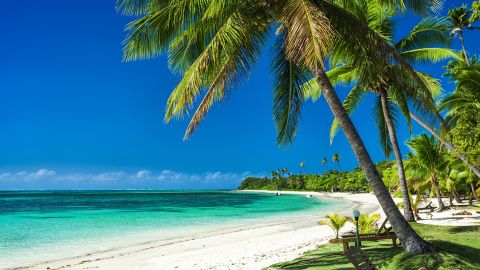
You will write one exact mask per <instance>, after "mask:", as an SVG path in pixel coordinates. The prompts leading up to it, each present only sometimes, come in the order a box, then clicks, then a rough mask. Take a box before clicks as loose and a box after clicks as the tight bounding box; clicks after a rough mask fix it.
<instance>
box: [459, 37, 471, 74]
mask: <svg viewBox="0 0 480 270" xmlns="http://www.w3.org/2000/svg"><path fill="white" fill-rule="evenodd" d="M458 38H459V39H460V43H462V51H463V56H465V62H466V63H467V66H470V60H469V59H468V54H467V50H466V49H465V40H464V39H463V30H460V31H459V32H458Z"/></svg>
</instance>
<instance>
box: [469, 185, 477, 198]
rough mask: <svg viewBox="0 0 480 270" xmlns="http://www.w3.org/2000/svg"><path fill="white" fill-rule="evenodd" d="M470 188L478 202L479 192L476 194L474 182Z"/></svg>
mask: <svg viewBox="0 0 480 270" xmlns="http://www.w3.org/2000/svg"><path fill="white" fill-rule="evenodd" d="M470 188H471V189H472V194H473V197H474V198H475V200H477V201H478V196H477V192H476V190H475V185H474V184H473V182H470Z"/></svg>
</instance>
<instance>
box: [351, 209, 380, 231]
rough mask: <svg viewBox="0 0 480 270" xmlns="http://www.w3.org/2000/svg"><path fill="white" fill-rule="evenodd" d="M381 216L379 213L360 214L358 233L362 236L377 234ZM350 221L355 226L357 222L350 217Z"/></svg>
mask: <svg viewBox="0 0 480 270" xmlns="http://www.w3.org/2000/svg"><path fill="white" fill-rule="evenodd" d="M380 218H381V216H380V214H379V213H373V214H370V215H367V214H360V216H359V217H358V231H359V233H360V234H368V233H376V232H377V231H378V221H379V220H380ZM348 221H349V222H350V223H352V224H353V225H355V223H356V221H355V219H354V218H353V217H349V218H348Z"/></svg>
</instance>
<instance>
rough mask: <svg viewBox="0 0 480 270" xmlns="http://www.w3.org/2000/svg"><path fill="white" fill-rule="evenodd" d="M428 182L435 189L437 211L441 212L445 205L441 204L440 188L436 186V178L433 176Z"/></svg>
mask: <svg viewBox="0 0 480 270" xmlns="http://www.w3.org/2000/svg"><path fill="white" fill-rule="evenodd" d="M430 180H431V181H432V185H433V187H434V188H435V193H436V195H437V200H438V209H437V211H442V210H443V209H445V205H444V204H443V201H442V193H441V192H440V187H439V186H438V180H437V177H436V176H433V177H432V178H430Z"/></svg>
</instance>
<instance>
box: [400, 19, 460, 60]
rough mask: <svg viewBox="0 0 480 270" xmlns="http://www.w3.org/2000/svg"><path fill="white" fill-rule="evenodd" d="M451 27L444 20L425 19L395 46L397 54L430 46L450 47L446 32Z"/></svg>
mask: <svg viewBox="0 0 480 270" xmlns="http://www.w3.org/2000/svg"><path fill="white" fill-rule="evenodd" d="M450 29H451V25H450V23H449V22H448V20H447V19H446V18H438V17H427V18H424V19H423V20H422V21H420V23H418V24H417V25H416V26H415V27H414V28H413V29H412V31H410V32H409V33H408V35H407V36H406V37H404V38H403V39H401V40H400V41H398V42H397V43H396V44H395V48H396V49H397V50H398V51H399V52H403V51H409V50H415V49H421V48H425V47H429V46H432V45H443V46H448V45H450V41H451V39H450V37H449V33H448V31H449V30H450Z"/></svg>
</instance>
